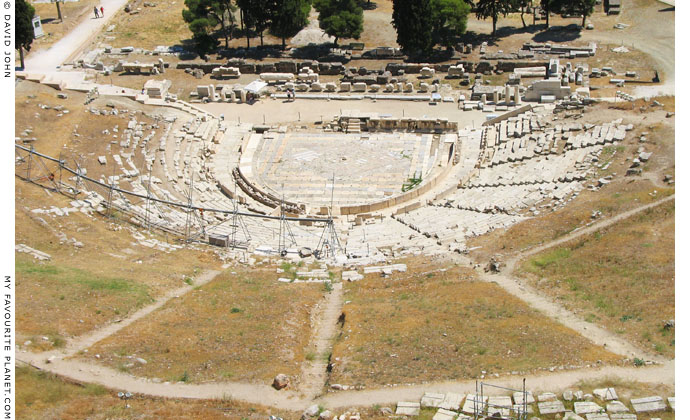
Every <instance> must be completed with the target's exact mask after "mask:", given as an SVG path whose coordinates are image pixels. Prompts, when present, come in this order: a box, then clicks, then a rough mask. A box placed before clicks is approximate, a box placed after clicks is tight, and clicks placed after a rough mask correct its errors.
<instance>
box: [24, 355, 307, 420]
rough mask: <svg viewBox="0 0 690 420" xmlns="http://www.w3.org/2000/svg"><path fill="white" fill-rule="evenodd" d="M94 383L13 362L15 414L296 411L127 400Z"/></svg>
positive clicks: (33, 417) (191, 415)
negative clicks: (78, 381) (59, 375)
mask: <svg viewBox="0 0 690 420" xmlns="http://www.w3.org/2000/svg"><path fill="white" fill-rule="evenodd" d="M127 404H128V406H129V407H128V408H125V404H124V403H123V401H122V400H120V399H119V398H118V397H117V392H115V391H113V390H109V389H107V388H104V387H102V386H100V385H90V384H87V385H81V384H78V383H73V382H69V381H67V380H64V379H62V378H60V377H58V376H55V375H53V374H50V373H46V372H40V371H37V370H35V369H33V368H31V367H25V366H18V367H17V404H16V408H17V418H21V419H27V420H43V419H58V418H59V419H84V418H89V419H93V420H106V419H113V418H118V419H138V418H177V419H199V420H210V419H227V418H228V417H230V418H247V419H265V418H267V417H268V415H269V414H273V415H277V416H281V417H283V418H285V419H289V418H294V417H296V416H295V415H294V413H290V412H287V411H283V410H278V409H268V408H265V407H260V406H254V405H251V404H245V403H241V402H237V401H233V400H231V399H223V400H205V401H204V400H186V399H185V400H182V399H165V398H152V397H145V396H140V395H135V396H134V397H133V398H132V399H130V400H128V401H127ZM293 416H294V417H293Z"/></svg>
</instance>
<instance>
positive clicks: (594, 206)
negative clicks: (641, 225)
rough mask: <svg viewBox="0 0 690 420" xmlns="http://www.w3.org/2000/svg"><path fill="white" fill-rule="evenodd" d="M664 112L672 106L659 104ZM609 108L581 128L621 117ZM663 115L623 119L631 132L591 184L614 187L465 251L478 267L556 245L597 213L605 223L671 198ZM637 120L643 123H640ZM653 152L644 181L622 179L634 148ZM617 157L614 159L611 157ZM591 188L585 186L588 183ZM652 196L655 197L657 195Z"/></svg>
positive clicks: (670, 132) (670, 152)
mask: <svg viewBox="0 0 690 420" xmlns="http://www.w3.org/2000/svg"><path fill="white" fill-rule="evenodd" d="M659 100H660V101H661V102H662V103H663V104H664V107H666V106H669V107H671V106H673V102H674V101H670V100H669V99H668V98H659ZM610 106H613V104H610V105H597V106H595V107H594V108H593V109H592V110H591V111H590V112H587V113H585V114H584V115H583V117H582V119H581V120H580V121H581V122H589V123H596V124H598V123H601V121H611V120H613V119H615V118H618V117H620V116H622V113H621V111H620V110H614V109H610V108H609V107H610ZM663 115H664V114H663V113H659V112H656V113H654V114H644V116H641V115H640V114H636V116H633V115H630V114H627V115H626V120H627V118H636V119H631V120H630V121H632V122H634V124H635V130H633V131H632V132H631V133H629V134H628V135H627V137H626V140H625V141H623V142H621V143H620V144H616V145H612V146H606V147H605V148H604V150H603V152H602V154H601V156H600V157H599V159H600V162H602V163H605V162H610V166H609V167H608V169H607V170H605V171H604V170H601V169H599V170H597V173H596V174H595V175H594V176H592V181H594V180H595V179H597V178H599V177H602V176H607V175H612V176H613V181H612V182H611V183H610V184H608V185H606V186H605V187H603V188H601V189H600V190H598V191H589V190H583V191H582V192H581V193H580V194H579V195H578V197H577V198H576V199H574V200H573V201H571V202H570V203H569V204H568V205H567V206H566V207H564V208H562V209H559V210H557V211H555V212H550V213H544V214H542V215H540V216H538V217H535V218H531V219H528V220H526V221H524V222H522V223H519V224H517V225H513V226H511V227H509V228H507V229H497V230H495V231H493V232H491V233H488V234H486V235H482V236H479V237H476V238H471V239H469V240H468V246H469V247H481V248H479V249H476V250H474V251H472V252H471V253H470V256H471V257H472V258H473V259H475V260H478V261H480V262H485V261H488V259H489V258H490V257H491V256H493V255H496V254H503V255H506V254H507V255H510V254H514V253H516V252H519V251H520V250H524V249H527V248H531V247H534V246H537V245H540V244H543V243H545V242H548V241H551V240H554V239H557V238H560V237H562V236H563V235H565V234H567V233H569V232H572V231H573V230H575V229H577V228H579V227H582V226H585V225H587V224H589V223H591V222H592V219H591V214H592V211H601V212H602V213H603V215H604V217H611V216H613V215H615V214H619V213H622V212H624V211H626V210H630V209H633V208H635V207H639V206H641V205H644V204H647V203H652V202H654V201H656V200H658V199H659V198H662V197H665V196H668V195H670V194H673V193H674V192H675V188H674V186H672V185H666V184H663V182H662V180H663V177H664V174H671V175H673V174H674V173H675V150H674V145H675V140H674V133H675V129H674V126H673V121H671V120H669V119H666V118H664V117H663ZM640 119H641V121H639V120H640ZM643 132H647V133H648V134H647V142H646V143H640V142H639V141H638V139H639V137H640V134H641V133H643ZM641 146H642V147H644V148H645V150H647V151H651V152H653V155H652V158H651V159H650V160H649V162H647V163H645V164H644V165H643V166H642V169H643V176H642V177H639V176H635V177H630V176H624V174H625V172H626V170H627V168H628V167H629V166H630V164H631V161H632V159H633V158H634V157H637V155H638V152H637V150H638V148H639V147H641ZM614 152H615V153H614ZM587 184H589V183H587ZM655 191H656V193H655Z"/></svg>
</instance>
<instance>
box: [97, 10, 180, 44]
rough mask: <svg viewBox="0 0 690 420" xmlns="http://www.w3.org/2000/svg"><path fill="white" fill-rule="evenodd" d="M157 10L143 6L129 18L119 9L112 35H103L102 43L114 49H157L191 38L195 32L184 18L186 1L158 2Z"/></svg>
mask: <svg viewBox="0 0 690 420" xmlns="http://www.w3.org/2000/svg"><path fill="white" fill-rule="evenodd" d="M154 3H155V4H156V7H144V5H143V2H141V3H140V4H139V7H140V8H141V10H140V12H139V13H138V14H134V15H130V14H129V13H126V12H125V11H124V8H123V9H121V10H119V11H118V12H117V14H116V15H115V16H114V17H113V19H112V21H111V23H112V24H114V25H115V29H114V30H113V31H112V32H103V33H101V34H100V35H99V40H101V41H103V42H104V43H106V44H108V45H112V46H113V47H116V48H119V47H125V46H130V45H133V46H135V47H137V48H146V49H154V48H156V46H158V45H180V44H181V43H182V42H184V41H186V40H189V39H191V37H192V33H191V31H190V30H189V27H188V26H187V24H186V23H185V22H184V20H183V19H182V10H183V9H184V8H185V5H184V0H157V1H155V2H154Z"/></svg>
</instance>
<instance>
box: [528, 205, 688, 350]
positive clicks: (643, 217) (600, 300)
mask: <svg viewBox="0 0 690 420" xmlns="http://www.w3.org/2000/svg"><path fill="white" fill-rule="evenodd" d="M674 216H675V203H674V202H670V203H666V204H663V205H661V206H659V207H656V208H653V209H650V210H647V211H645V212H643V213H641V214H639V215H637V216H635V217H632V218H630V219H627V220H625V221H622V222H621V223H618V224H616V225H614V226H612V227H609V228H606V229H602V230H600V231H598V232H596V233H594V234H593V235H590V236H587V237H584V238H581V239H577V240H574V241H572V242H569V243H568V244H566V245H563V246H560V247H558V248H555V249H552V250H548V251H545V252H543V253H540V254H538V255H536V256H534V257H532V258H530V259H528V260H527V261H525V263H524V264H523V265H522V267H521V269H520V271H519V274H520V275H522V276H525V277H527V278H528V279H529V280H530V282H531V283H532V284H533V285H535V286H536V287H537V288H539V289H540V290H542V291H543V292H545V293H548V294H551V295H553V296H555V297H556V298H557V299H558V300H559V301H560V302H562V303H563V304H564V305H566V307H568V308H569V309H572V310H574V311H576V312H579V313H580V314H581V315H582V316H584V317H585V319H587V320H590V321H591V322H596V323H598V324H602V325H604V326H605V327H606V328H608V329H609V330H611V331H615V332H616V333H619V334H621V335H623V336H625V337H626V338H628V339H631V340H632V341H634V342H636V343H638V344H640V345H641V346H642V347H643V348H646V349H648V350H649V351H655V352H657V353H659V354H662V355H664V356H668V357H673V356H674V352H675V331H674V329H668V330H667V329H664V322H665V321H666V320H669V319H673V318H674V316H675V315H674V314H675V305H674V296H675V294H674V288H675V282H674V270H675V263H674V258H675V253H674V243H675V235H674V228H675V223H674Z"/></svg>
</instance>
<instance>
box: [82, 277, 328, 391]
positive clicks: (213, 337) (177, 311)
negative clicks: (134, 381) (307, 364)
mask: <svg viewBox="0 0 690 420" xmlns="http://www.w3.org/2000/svg"><path fill="white" fill-rule="evenodd" d="M235 273H236V274H235ZM235 273H233V272H232V271H229V270H228V271H226V272H224V273H222V274H220V275H219V276H217V277H216V278H215V279H214V280H213V281H211V282H210V283H208V284H206V285H204V286H202V287H199V288H197V289H195V290H193V291H191V292H189V293H187V294H186V295H185V296H184V297H182V298H180V299H176V300H173V301H171V302H168V303H167V304H166V305H165V306H163V307H162V308H161V309H159V310H158V311H156V312H154V313H152V314H151V315H149V316H148V317H147V318H146V319H142V320H140V321H137V322H135V323H134V324H132V326H130V327H128V328H125V329H124V330H122V331H120V332H119V333H117V334H115V335H113V336H111V337H109V338H107V339H105V340H103V341H101V342H99V343H97V344H96V345H94V346H93V347H92V348H90V349H89V350H88V356H83V357H88V359H89V360H91V361H93V362H97V363H99V362H100V363H105V364H106V365H109V366H111V367H115V368H118V369H120V370H123V371H127V372H131V373H132V374H134V375H137V376H146V377H157V378H161V379H162V380H165V381H175V382H176V381H183V382H187V381H190V382H204V381H210V380H214V381H223V380H232V381H233V382H235V381H239V382H247V381H249V382H260V383H270V381H271V380H272V379H273V377H274V376H275V375H277V374H278V373H283V374H286V375H292V376H294V375H297V374H298V373H299V371H300V364H301V362H302V361H303V360H304V359H305V355H304V351H305V348H306V347H307V346H308V344H309V335H310V333H311V325H310V318H309V316H310V313H311V311H312V309H313V308H314V305H315V304H316V302H317V301H318V300H319V299H320V298H321V297H322V292H323V288H322V286H321V285H313V284H285V283H277V282H276V274H275V271H271V270H265V269H253V270H251V271H250V270H246V269H241V268H238V269H236V271H235ZM96 354H99V355H100V359H97V358H96V357H95V355H96ZM133 357H134V358H142V359H144V360H146V363H145V364H142V363H140V362H137V360H136V359H134V358H133ZM295 379H296V378H293V383H294V382H295Z"/></svg>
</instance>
